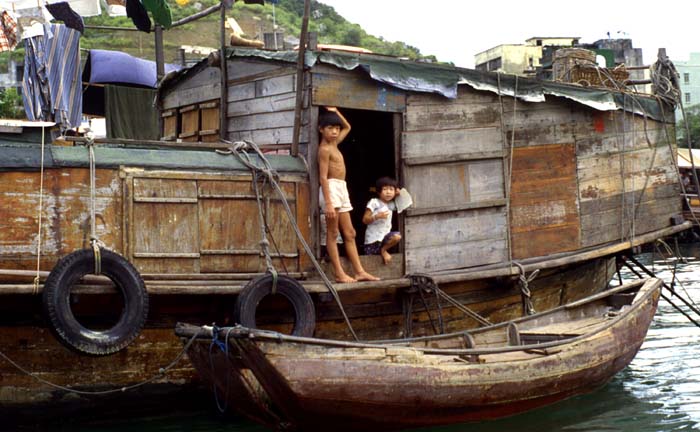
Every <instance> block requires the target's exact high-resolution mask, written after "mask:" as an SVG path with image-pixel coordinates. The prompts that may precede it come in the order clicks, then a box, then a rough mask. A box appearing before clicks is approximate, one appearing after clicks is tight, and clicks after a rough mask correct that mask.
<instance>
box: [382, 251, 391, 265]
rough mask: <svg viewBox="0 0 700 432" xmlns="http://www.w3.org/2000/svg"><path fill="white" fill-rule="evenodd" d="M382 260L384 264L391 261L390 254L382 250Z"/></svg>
mask: <svg viewBox="0 0 700 432" xmlns="http://www.w3.org/2000/svg"><path fill="white" fill-rule="evenodd" d="M382 260H384V265H386V264H389V263H390V262H391V254H390V253H389V252H387V251H384V250H383V251H382Z"/></svg>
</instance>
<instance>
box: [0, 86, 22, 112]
mask: <svg viewBox="0 0 700 432" xmlns="http://www.w3.org/2000/svg"><path fill="white" fill-rule="evenodd" d="M0 118H11V119H21V118H25V115H24V106H23V104H22V96H21V95H20V94H19V93H18V92H17V89H16V88H6V89H0Z"/></svg>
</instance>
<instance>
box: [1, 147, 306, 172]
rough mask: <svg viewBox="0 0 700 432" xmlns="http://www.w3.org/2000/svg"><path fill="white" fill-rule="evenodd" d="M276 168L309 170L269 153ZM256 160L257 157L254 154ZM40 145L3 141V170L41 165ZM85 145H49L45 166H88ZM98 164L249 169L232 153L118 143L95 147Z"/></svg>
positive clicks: (293, 160)
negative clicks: (156, 148)
mask: <svg viewBox="0 0 700 432" xmlns="http://www.w3.org/2000/svg"><path fill="white" fill-rule="evenodd" d="M266 157H267V159H268V160H269V161H270V163H271V165H272V167H273V169H275V170H277V171H278V172H281V173H301V174H305V173H306V165H305V164H304V161H303V160H301V159H300V158H297V157H293V156H289V155H268V156H266ZM253 160H255V159H254V158H253ZM40 162H41V147H40V146H38V145H36V144H33V145H32V146H27V145H19V144H11V143H0V170H2V171H10V170H19V169H31V170H34V169H39V167H40ZM89 163H90V159H89V153H88V150H87V148H86V147H82V146H76V147H64V146H53V145H47V146H46V149H45V152H44V167H45V168H63V167H66V168H68V167H88V166H89ZM95 165H96V166H97V167H98V168H119V167H120V166H128V167H135V168H152V169H183V170H185V169H186V170H215V171H241V172H249V170H248V168H246V167H245V166H244V165H243V164H241V163H240V162H239V161H238V159H237V158H236V157H235V156H233V155H221V154H219V153H216V152H214V151H193V150H150V149H133V148H119V147H95Z"/></svg>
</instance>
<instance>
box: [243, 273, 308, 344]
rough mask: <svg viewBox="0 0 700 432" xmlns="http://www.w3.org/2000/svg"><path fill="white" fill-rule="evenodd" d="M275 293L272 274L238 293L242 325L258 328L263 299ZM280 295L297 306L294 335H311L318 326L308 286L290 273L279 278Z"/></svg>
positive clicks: (278, 291) (252, 281)
mask: <svg viewBox="0 0 700 432" xmlns="http://www.w3.org/2000/svg"><path fill="white" fill-rule="evenodd" d="M271 294H272V275H271V274H266V275H263V276H260V277H257V278H255V279H253V280H251V281H250V282H248V285H246V286H245V288H243V291H242V292H241V293H240V294H239V295H238V299H237V300H236V306H235V308H234V313H233V317H234V320H235V322H237V323H238V324H240V325H242V326H244V327H248V328H255V326H256V322H255V315H256V312H257V309H258V304H260V301H261V300H262V299H263V298H265V297H267V296H268V295H271ZM277 294H280V295H282V296H284V297H285V298H286V299H287V300H288V301H289V302H290V303H291V304H292V307H294V329H293V330H292V335H294V336H304V337H311V336H313V335H314V328H315V327H316V312H315V310H314V302H313V300H311V296H310V295H309V293H307V292H306V290H305V289H304V287H303V286H302V285H301V284H300V283H299V282H297V281H296V280H294V279H292V278H289V277H287V276H278V277H277Z"/></svg>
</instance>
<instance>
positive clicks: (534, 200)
mask: <svg viewBox="0 0 700 432" xmlns="http://www.w3.org/2000/svg"><path fill="white" fill-rule="evenodd" d="M577 190H578V189H577V185H576V150H575V146H574V144H573V143H570V144H550V145H542V146H536V147H521V148H516V149H514V152H513V169H512V175H511V204H510V209H511V237H512V248H513V258H515V259H523V258H529V257H536V256H544V255H548V254H553V253H559V252H566V251H571V250H575V249H577V248H578V247H579V245H580V237H579V214H578V206H577V200H576V197H577Z"/></svg>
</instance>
